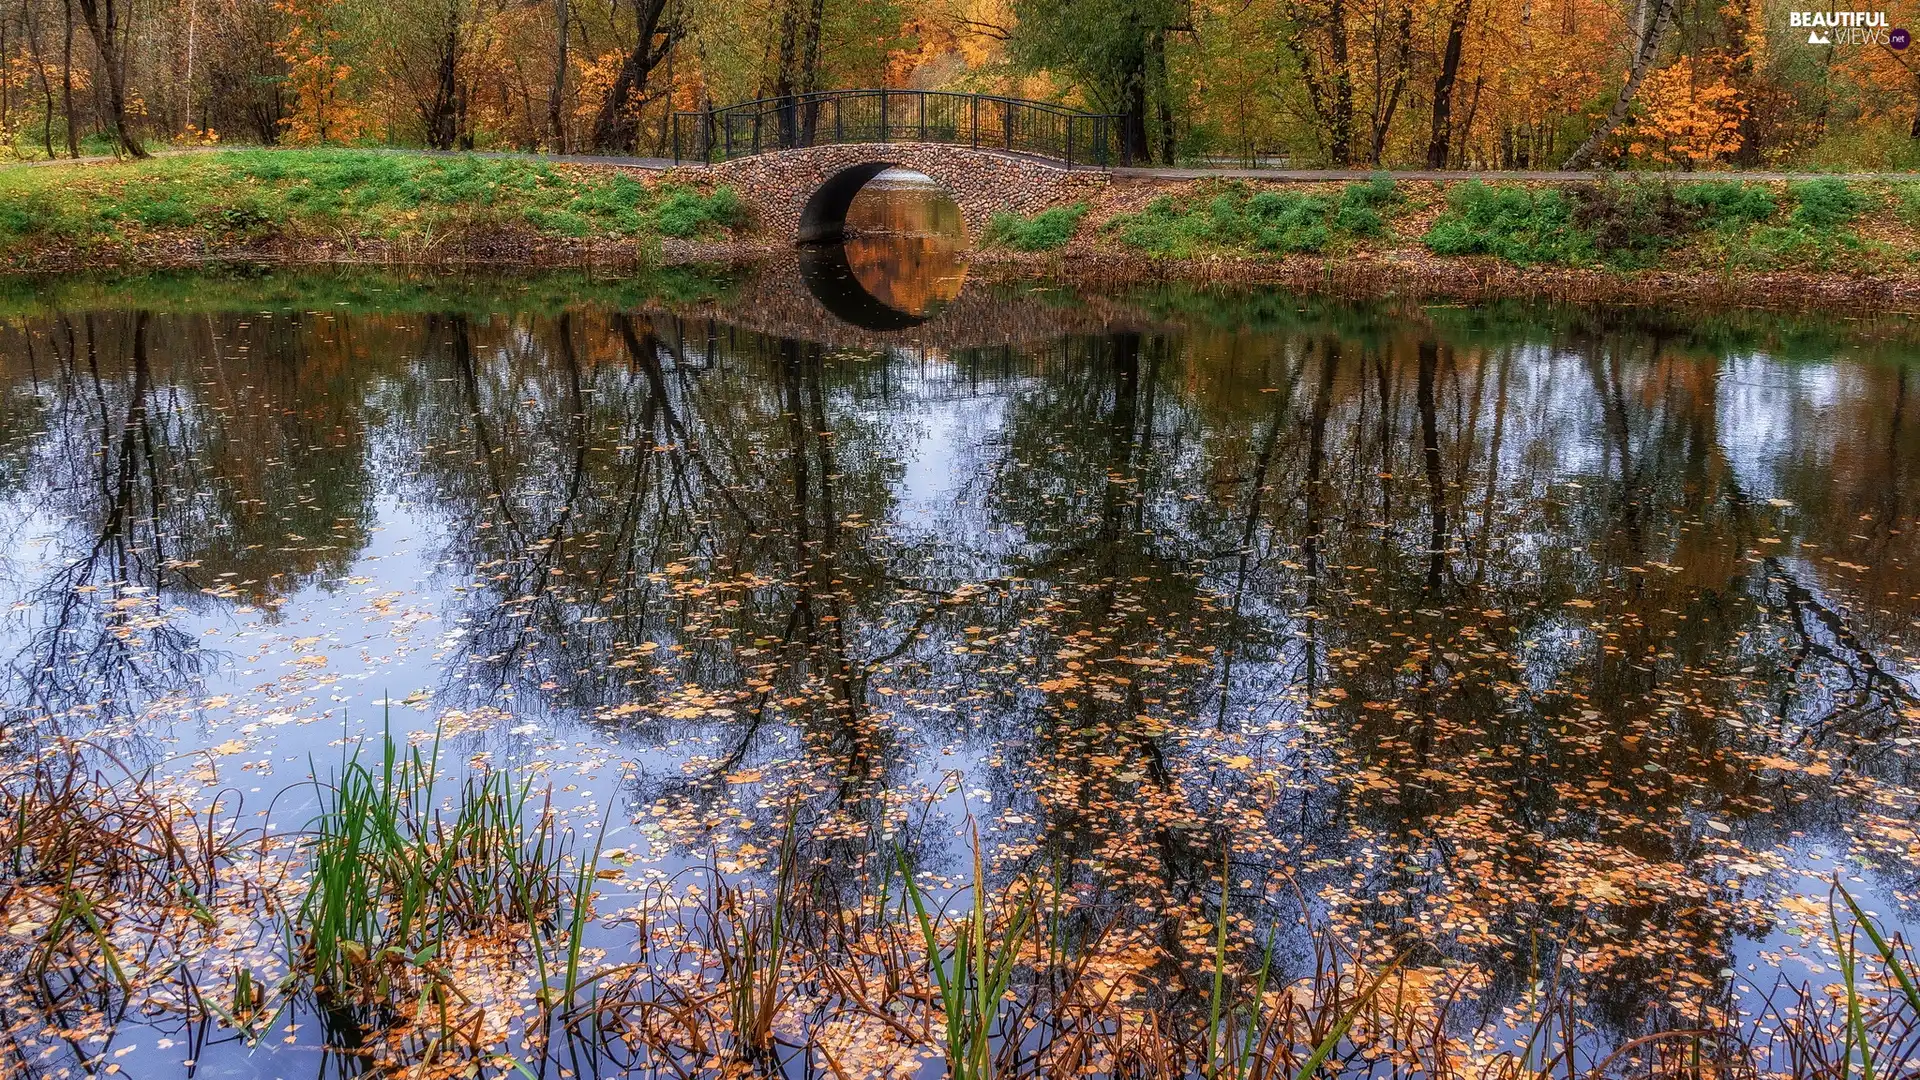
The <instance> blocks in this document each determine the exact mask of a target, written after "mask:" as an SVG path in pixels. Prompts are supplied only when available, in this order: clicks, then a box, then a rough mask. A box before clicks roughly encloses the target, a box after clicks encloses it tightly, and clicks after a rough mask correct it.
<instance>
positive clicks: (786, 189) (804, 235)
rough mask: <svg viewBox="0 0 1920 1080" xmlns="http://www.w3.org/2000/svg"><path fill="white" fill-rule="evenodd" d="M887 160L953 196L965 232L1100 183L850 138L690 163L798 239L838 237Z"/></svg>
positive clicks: (1077, 173) (1095, 175) (1029, 163)
mask: <svg viewBox="0 0 1920 1080" xmlns="http://www.w3.org/2000/svg"><path fill="white" fill-rule="evenodd" d="M889 167H898V168H902V169H912V170H914V171H915V172H920V173H925V174H926V175H927V176H929V177H931V178H932V179H933V180H934V181H936V182H937V183H939V184H940V185H941V186H942V187H944V188H946V189H947V191H948V192H950V193H951V194H952V195H953V201H954V202H955V203H957V204H958V205H959V207H960V216H961V218H962V220H964V221H965V223H966V227H967V236H968V238H969V239H974V240H977V239H978V238H979V237H980V235H981V234H982V233H983V232H984V231H985V230H986V228H987V225H988V223H989V222H991V221H992V220H993V216H994V215H995V214H1005V213H1015V214H1033V213H1037V212H1039V211H1041V210H1045V209H1048V208H1049V207H1054V206H1064V205H1067V204H1069V203H1073V202H1077V201H1079V200H1080V199H1083V198H1086V197H1087V196H1088V195H1089V194H1091V193H1092V192H1093V191H1095V190H1097V189H1099V188H1101V187H1104V186H1106V184H1107V183H1108V175H1107V173H1106V172H1105V171H1103V170H1097V169H1068V168H1066V167H1065V166H1063V165H1060V164H1058V163H1055V162H1050V161H1046V160H1044V159H1039V158H1032V157H1025V156H1022V155H1019V154H1009V153H1004V152H1001V151H996V150H975V149H973V148H971V147H967V146H949V145H942V144H938V143H849V144H845V145H840V146H815V147H809V148H806V149H801V150H783V151H779V152H776V153H769V154H761V155H758V156H755V157H747V158H739V159H737V160H734V161H728V162H724V163H721V164H718V165H708V166H705V167H701V168H698V169H697V170H690V171H691V172H693V173H694V175H697V176H698V178H699V179H701V180H703V181H708V182H711V183H715V184H726V185H728V186H730V187H732V188H733V189H734V190H736V191H738V192H739V193H740V197H741V198H742V199H744V200H746V202H747V203H748V204H749V205H750V206H751V207H752V208H753V210H754V213H755V215H756V217H757V224H758V225H759V226H760V228H761V229H762V230H763V231H765V232H768V233H771V234H773V235H776V236H778V235H785V236H791V237H793V238H794V239H796V240H803V241H830V240H835V239H838V238H839V236H840V235H841V231H842V227H843V225H844V223H845V220H846V213H847V207H848V206H850V205H851V204H852V203H853V196H854V195H855V194H856V193H857V192H858V191H859V190H860V188H861V187H862V186H863V185H864V184H866V182H867V181H869V180H871V179H873V178H874V177H875V176H878V175H879V174H880V173H881V172H882V171H884V170H885V169H887V168H889Z"/></svg>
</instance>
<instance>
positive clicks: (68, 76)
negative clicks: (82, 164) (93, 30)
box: [47, 0, 80, 157]
mask: <svg viewBox="0 0 1920 1080" xmlns="http://www.w3.org/2000/svg"><path fill="white" fill-rule="evenodd" d="M63 7H64V8H65V11H66V20H67V21H66V35H67V36H66V39H65V41H64V42H63V43H62V44H61V46H60V110H61V113H62V115H64V116H65V117H66V121H67V156H68V157H79V156H80V131H79V129H78V127H77V126H76V124H75V123H74V118H73V31H74V22H73V0H63ZM47 156H49V157H51V156H53V155H51V154H49V155H47Z"/></svg>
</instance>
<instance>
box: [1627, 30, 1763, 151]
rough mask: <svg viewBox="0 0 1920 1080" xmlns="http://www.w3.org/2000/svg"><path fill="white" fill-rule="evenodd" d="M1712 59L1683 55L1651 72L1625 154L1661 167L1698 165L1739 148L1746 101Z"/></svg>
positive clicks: (1641, 97) (1630, 131)
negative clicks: (1704, 60) (1708, 61)
mask: <svg viewBox="0 0 1920 1080" xmlns="http://www.w3.org/2000/svg"><path fill="white" fill-rule="evenodd" d="M1714 66H1717V65H1710V64H1709V63H1705V62H1703V63H1700V64H1695V63H1694V60H1693V58H1692V57H1689V56H1682V57H1681V58H1680V59H1678V60H1676V61H1674V62H1673V63H1671V64H1669V65H1667V66H1666V67H1663V68H1659V69H1657V70H1654V71H1651V72H1648V73H1647V79H1646V82H1645V83H1644V84H1643V85H1642V86H1641V88H1640V99H1639V102H1638V104H1639V105H1640V107H1641V109H1643V110H1644V111H1642V112H1640V114H1639V115H1637V116H1636V117H1635V118H1634V121H1633V124H1632V127H1631V128H1630V130H1629V131H1628V138H1629V141H1628V144H1627V152H1628V153H1630V154H1633V155H1635V156H1637V157H1645V158H1648V159H1650V160H1652V161H1656V162H1659V163H1660V164H1663V165H1684V166H1694V165H1701V164H1705V163H1707V162H1711V161H1715V160H1718V159H1722V158H1727V157H1731V156H1732V155H1733V154H1735V153H1737V152H1738V151H1739V149H1740V143H1741V139H1740V121H1741V120H1742V118H1744V117H1745V115H1746V101H1745V100H1744V98H1743V96H1742V95H1741V93H1740V91H1739V90H1738V89H1736V88H1735V87H1733V86H1732V85H1730V84H1729V83H1728V82H1727V79H1726V76H1725V74H1724V73H1723V72H1719V71H1714V70H1712V67H1714Z"/></svg>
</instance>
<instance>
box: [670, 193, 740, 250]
mask: <svg viewBox="0 0 1920 1080" xmlns="http://www.w3.org/2000/svg"><path fill="white" fill-rule="evenodd" d="M650 220H651V221H652V223H653V227H654V228H655V229H656V230H658V231H659V232H660V234H661V235H662V236H676V237H681V238H686V237H692V236H699V235H701V234H702V233H714V232H722V231H724V230H727V229H734V228H738V227H740V226H741V225H744V224H746V220H747V208H746V205H745V204H743V203H742V202H741V201H740V196H739V195H737V194H735V193H734V190H733V189H732V188H726V187H723V188H719V189H716V190H715V191H714V192H713V194H711V195H702V194H700V193H699V192H697V191H693V190H690V189H687V188H676V189H673V190H671V191H669V192H668V193H667V197H666V198H664V199H662V200H661V201H660V204H659V205H658V206H656V207H654V209H653V212H652V214H651V217H650Z"/></svg>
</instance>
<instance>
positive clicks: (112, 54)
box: [76, 0, 150, 158]
mask: <svg viewBox="0 0 1920 1080" xmlns="http://www.w3.org/2000/svg"><path fill="white" fill-rule="evenodd" d="M76 2H77V3H78V4H79V5H80V13H81V15H82V16H83V17H84V18H85V19H86V22H87V33H88V35H90V36H91V37H92V38H93V47H94V50H95V51H96V52H98V53H99V54H100V68H101V74H103V75H105V76H106V84H107V116H108V118H109V119H110V120H111V121H112V123H113V133H114V138H115V139H116V140H117V141H118V142H119V144H120V149H121V150H122V151H124V152H125V153H126V154H127V156H128V157H135V158H144V157H148V156H150V155H149V154H148V153H147V148H146V147H145V146H143V145H141V143H140V140H139V138H137V137H136V136H135V135H134V133H133V126H132V124H130V123H129V122H128V120H127V58H126V50H125V49H124V48H123V47H122V46H123V39H124V35H125V34H126V28H125V27H123V26H122V25H121V21H122V20H123V19H124V18H125V16H126V13H127V9H126V7H125V6H124V5H123V4H122V3H120V2H119V0H76Z"/></svg>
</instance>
